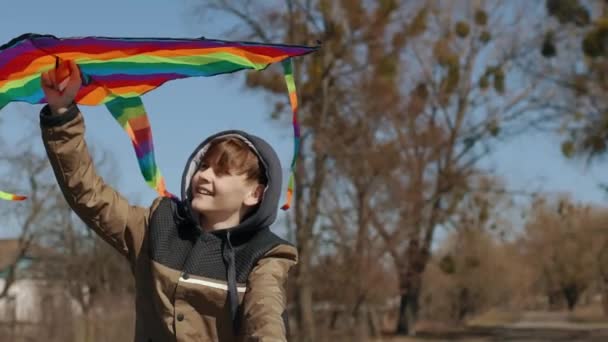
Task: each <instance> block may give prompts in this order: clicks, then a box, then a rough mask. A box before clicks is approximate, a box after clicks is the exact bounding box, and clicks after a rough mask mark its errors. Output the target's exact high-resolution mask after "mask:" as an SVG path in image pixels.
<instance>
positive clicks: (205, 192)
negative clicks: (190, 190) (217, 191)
mask: <svg viewBox="0 0 608 342" xmlns="http://www.w3.org/2000/svg"><path fill="white" fill-rule="evenodd" d="M196 193H197V194H199V195H203V196H213V192H211V191H209V190H207V189H197V190H196Z"/></svg>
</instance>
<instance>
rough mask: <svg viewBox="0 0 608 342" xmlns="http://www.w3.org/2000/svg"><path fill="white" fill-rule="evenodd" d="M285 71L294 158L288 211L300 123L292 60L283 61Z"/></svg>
mask: <svg viewBox="0 0 608 342" xmlns="http://www.w3.org/2000/svg"><path fill="white" fill-rule="evenodd" d="M283 70H284V73H285V83H286V84H287V91H288V92H289V102H290V103H291V112H292V114H293V117H292V123H293V158H292V160H291V167H290V175H289V182H288V185H287V199H286V201H285V204H284V205H283V206H282V207H281V209H282V210H288V209H289V208H290V207H291V202H292V200H293V192H294V187H295V184H294V183H295V172H296V161H297V160H298V155H299V153H300V124H299V123H298V95H297V93H296V83H295V81H294V77H293V64H292V62H291V58H288V59H286V60H284V61H283Z"/></svg>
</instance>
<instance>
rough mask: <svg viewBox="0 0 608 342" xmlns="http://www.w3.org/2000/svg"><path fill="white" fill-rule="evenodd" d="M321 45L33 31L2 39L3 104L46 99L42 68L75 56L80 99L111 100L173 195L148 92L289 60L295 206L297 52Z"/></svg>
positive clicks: (152, 176) (150, 170) (146, 166)
mask: <svg viewBox="0 0 608 342" xmlns="http://www.w3.org/2000/svg"><path fill="white" fill-rule="evenodd" d="M317 49H318V47H309V46H299V45H284V44H261V43H250V42H232V41H223V40H211V39H205V38H198V39H181V38H110V37H73V38H57V37H55V36H52V35H39V34H31V33H29V34H24V35H22V36H19V37H17V38H15V39H13V40H11V41H10V42H8V43H7V44H5V45H3V46H0V109H2V107H4V106H5V105H7V104H8V103H10V102H27V103H31V104H42V103H45V102H46V100H45V98H44V93H43V91H42V88H41V87H40V77H41V74H42V73H44V72H46V71H48V70H51V69H53V68H54V69H55V72H56V73H57V72H59V71H60V69H62V68H61V67H62V66H63V65H64V64H65V63H67V61H70V60H71V61H74V62H75V63H76V64H77V65H78V67H79V69H80V72H81V75H82V81H83V84H82V87H81V89H80V90H79V92H78V94H77V95H76V98H75V102H76V103H77V104H81V105H90V106H96V105H101V104H103V105H105V106H106V107H107V108H108V110H109V111H110V113H111V114H112V116H113V117H114V118H115V119H116V121H117V122H118V123H119V124H120V125H121V127H122V128H123V129H124V130H125V131H126V132H127V134H128V135H129V137H130V139H131V141H132V143H133V147H134V150H135V154H136V156H137V160H138V163H139V167H140V171H141V173H142V175H143V177H144V179H145V181H146V183H147V184H148V185H149V186H150V187H152V188H153V189H155V190H156V191H157V192H158V194H159V195H161V196H173V195H172V194H171V193H169V192H168V191H167V189H166V187H165V181H164V179H163V177H162V175H161V172H160V169H159V168H158V166H157V164H156V160H155V157H154V144H153V139H152V131H151V128H150V123H149V121H148V116H147V114H146V110H145V108H144V105H143V102H142V100H141V98H140V96H142V95H144V94H145V93H147V92H149V91H151V90H154V89H156V88H157V87H159V86H161V85H162V84H164V83H165V82H167V81H171V80H175V79H181V78H188V77H209V76H214V75H219V74H226V73H232V72H236V71H239V70H243V69H253V70H264V69H266V68H267V67H268V66H269V65H270V64H273V63H278V62H282V63H283V68H284V72H285V81H286V84H287V89H288V92H289V101H290V103H291V106H292V115H293V130H294V155H293V159H292V163H291V173H290V178H289V182H288V186H287V199H286V203H285V205H283V207H282V209H283V210H287V209H288V208H289V206H290V204H291V200H292V196H293V190H294V181H293V179H294V172H295V166H296V160H297V157H298V151H299V144H300V127H299V125H298V120H297V107H298V103H297V95H296V87H295V81H294V77H293V69H292V62H291V58H292V57H297V56H303V55H306V54H309V53H312V52H314V51H316V50H317ZM68 76H69V75H65V77H68ZM0 199H5V200H23V199H25V197H24V196H17V195H12V194H8V193H4V192H0Z"/></svg>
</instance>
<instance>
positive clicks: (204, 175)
mask: <svg viewBox="0 0 608 342" xmlns="http://www.w3.org/2000/svg"><path fill="white" fill-rule="evenodd" d="M198 178H199V180H200V181H201V182H203V183H211V181H212V180H213V179H214V178H215V172H213V168H211V167H208V168H206V169H204V170H199V171H198Z"/></svg>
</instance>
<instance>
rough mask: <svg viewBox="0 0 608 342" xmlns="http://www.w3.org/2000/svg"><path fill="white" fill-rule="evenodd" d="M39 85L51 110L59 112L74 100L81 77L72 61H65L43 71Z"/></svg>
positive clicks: (64, 109)
mask: <svg viewBox="0 0 608 342" xmlns="http://www.w3.org/2000/svg"><path fill="white" fill-rule="evenodd" d="M41 86H42V91H43V92H44V96H45V97H46V102H47V103H48V104H49V106H50V107H51V112H53V113H55V114H61V113H62V112H65V111H66V110H67V107H68V106H69V105H71V104H72V102H74V99H75V98H76V95H77V94H78V91H79V90H80V87H81V86H82V78H81V77H80V70H79V69H78V66H77V65H76V62H74V61H65V62H62V63H61V64H59V65H58V66H57V67H56V68H55V69H51V70H49V71H47V72H44V73H43V74H42V77H41Z"/></svg>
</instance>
